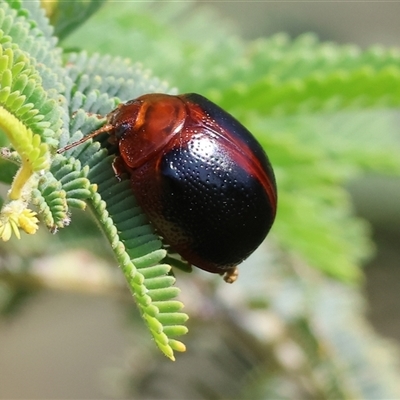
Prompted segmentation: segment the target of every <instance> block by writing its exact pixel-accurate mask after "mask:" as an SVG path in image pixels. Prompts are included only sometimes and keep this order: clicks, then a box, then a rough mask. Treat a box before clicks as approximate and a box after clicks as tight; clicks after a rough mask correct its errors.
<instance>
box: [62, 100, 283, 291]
mask: <svg viewBox="0 0 400 400" xmlns="http://www.w3.org/2000/svg"><path fill="white" fill-rule="evenodd" d="M102 132H108V133H109V134H110V135H111V138H110V140H111V141H113V142H116V143H117V144H118V148H119V154H118V156H117V158H116V160H115V162H114V169H115V171H116V173H117V174H118V175H119V174H121V173H122V172H127V173H128V174H129V176H130V180H131V185H132V189H133V193H134V195H135V197H136V199H137V201H138V203H139V205H140V206H141V208H142V209H143V210H144V212H145V213H146V214H147V216H148V218H149V220H150V222H151V223H152V224H153V225H154V227H155V228H156V230H157V232H158V233H159V234H160V235H161V236H162V237H163V238H164V241H165V242H166V243H167V244H169V245H170V246H171V248H172V249H173V250H174V251H176V252H177V253H178V254H180V255H181V256H182V257H183V258H184V259H186V260H187V261H188V262H189V263H191V264H193V265H195V266H197V267H199V268H201V269H203V270H206V271H209V272H213V273H218V274H224V275H225V276H224V279H225V280H226V281H227V282H229V283H232V282H234V281H235V280H236V278H237V268H236V266H237V265H238V264H239V263H241V262H242V261H243V260H244V259H246V258H247V257H248V256H249V255H250V254H251V253H252V252H253V251H254V250H255V249H256V248H257V247H258V246H259V245H260V243H261V242H262V241H263V240H264V238H265V237H266V235H267V234H268V232H269V230H270V228H271V226H272V224H273V222H274V219H275V214H276V205H277V189H276V183H275V177H274V173H273V170H272V167H271V164H270V162H269V160H268V158H267V156H266V154H265V152H264V150H263V149H262V147H261V146H260V144H259V143H258V142H257V141H256V139H255V138H254V137H253V136H252V134H251V133H250V132H249V131H248V130H247V129H246V128H245V127H244V126H243V125H242V124H240V123H239V122H238V121H237V120H236V119H235V118H233V117H232V116H231V115H230V114H228V113H227V112H226V111H224V110H223V109H222V108H220V107H219V106H217V105H216V104H214V103H212V102H211V101H209V100H207V99H206V98H205V97H203V96H200V95H198V94H194V93H191V94H182V95H178V96H171V95H166V94H159V93H153V94H146V95H143V96H141V97H138V98H137V99H134V100H131V101H129V102H127V103H125V104H121V105H119V106H118V108H117V109H115V110H114V111H112V112H111V113H110V114H109V115H108V123H107V124H106V125H104V126H103V127H102V128H100V129H99V130H97V131H96V132H93V133H92V134H91V135H89V136H87V137H85V138H84V139H83V140H86V139H88V138H89V137H93V136H95V135H97V134H99V133H102ZM83 140H82V141H83ZM82 141H80V142H78V143H81V142H82ZM78 143H75V144H73V145H76V144H78ZM73 145H71V146H68V147H67V148H70V147H72V146H73ZM65 149H66V148H64V149H62V150H61V151H63V150H65Z"/></svg>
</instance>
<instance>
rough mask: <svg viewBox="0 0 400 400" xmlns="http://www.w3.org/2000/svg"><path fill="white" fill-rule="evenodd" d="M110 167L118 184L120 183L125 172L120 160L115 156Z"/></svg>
mask: <svg viewBox="0 0 400 400" xmlns="http://www.w3.org/2000/svg"><path fill="white" fill-rule="evenodd" d="M111 166H112V169H113V171H114V174H115V177H116V178H117V179H118V182H121V180H122V175H123V174H124V173H126V172H127V171H126V168H125V165H124V163H123V160H122V158H121V157H120V156H116V157H115V158H114V160H113V162H112V164H111Z"/></svg>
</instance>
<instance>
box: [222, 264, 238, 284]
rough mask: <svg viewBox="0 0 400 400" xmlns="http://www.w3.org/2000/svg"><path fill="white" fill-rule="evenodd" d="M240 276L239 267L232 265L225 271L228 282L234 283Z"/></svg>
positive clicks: (225, 279)
mask: <svg viewBox="0 0 400 400" xmlns="http://www.w3.org/2000/svg"><path fill="white" fill-rule="evenodd" d="M238 277H239V269H238V267H232V268H229V269H228V270H227V271H226V272H225V273H224V281H225V282H226V283H233V282H235V281H236V280H237V278H238Z"/></svg>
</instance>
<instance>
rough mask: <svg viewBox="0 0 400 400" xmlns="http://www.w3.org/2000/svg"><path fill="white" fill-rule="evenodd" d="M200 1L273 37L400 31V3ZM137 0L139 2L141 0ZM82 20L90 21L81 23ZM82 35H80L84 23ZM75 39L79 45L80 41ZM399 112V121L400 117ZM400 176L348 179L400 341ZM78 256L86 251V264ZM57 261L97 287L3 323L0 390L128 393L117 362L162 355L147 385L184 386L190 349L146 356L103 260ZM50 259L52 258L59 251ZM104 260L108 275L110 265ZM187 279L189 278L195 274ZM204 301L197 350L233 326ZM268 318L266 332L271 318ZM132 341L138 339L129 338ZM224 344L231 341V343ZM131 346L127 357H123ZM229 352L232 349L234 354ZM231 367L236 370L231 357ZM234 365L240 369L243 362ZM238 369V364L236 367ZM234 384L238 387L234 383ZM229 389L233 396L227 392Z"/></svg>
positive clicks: (372, 35) (373, 35)
mask: <svg viewBox="0 0 400 400" xmlns="http://www.w3.org/2000/svg"><path fill="white" fill-rule="evenodd" d="M199 3H205V4H201V5H199V6H203V5H206V6H207V7H212V8H215V9H216V10H217V11H218V12H219V15H220V16H221V21H222V20H223V21H224V23H225V21H226V20H228V21H229V23H230V26H231V29H232V30H233V31H234V32H237V34H238V35H243V36H244V37H245V38H248V39H254V38H257V37H260V36H270V35H272V34H274V33H277V32H281V31H283V32H287V33H289V34H290V35H291V37H296V36H298V35H299V34H302V33H304V32H315V33H316V34H317V35H318V36H319V38H320V39H321V40H327V41H335V42H338V43H353V44H358V45H360V46H362V47H364V48H365V47H367V46H370V45H372V44H376V43H379V44H383V45H387V46H391V45H395V46H398V38H399V37H400V26H399V24H398V15H399V13H400V4H398V3H387V2H383V1H382V2H374V3H358V2H349V3H344V2H339V3H333V2H325V1H318V2H312V3H311V2H310V3H302V2H298V3H296V2H282V3H279V2H229V1H226V2H224V1H223V2H212V1H210V2H208V1H207V2H206V1H204V2H199ZM112 7H117V5H115V4H114V5H112ZM132 7H135V4H134V2H132ZM193 12H196V11H195V10H194V11H193ZM177 23H179V21H178V22H177ZM84 29H85V27H84V26H83V27H82V28H81V30H84ZM205 29H207V27H205ZM105 34H107V33H105ZM75 37H77V38H79V31H78V32H77V33H76V36H75ZM73 40H74V37H71V38H70V42H69V44H70V45H71V46H72V45H73ZM76 45H79V42H77V43H76ZM99 50H100V49H99ZM396 118H397V119H398V120H399V121H400V118H399V116H397V117H396ZM399 183H400V180H399V179H396V178H382V177H377V176H366V177H365V178H363V179H359V180H357V181H354V182H352V183H351V184H349V185H348V189H349V191H350V193H351V195H352V197H353V199H354V202H355V205H356V208H357V212H358V213H359V215H360V216H362V217H365V218H366V219H368V220H369V221H370V222H371V224H372V229H373V237H374V240H375V242H376V244H377V251H376V255H375V257H374V258H373V260H371V261H370V262H369V263H368V265H367V266H366V268H365V272H366V285H365V294H366V296H367V298H368V301H369V302H368V304H369V310H368V315H369V318H370V320H371V322H372V323H373V325H374V327H375V329H376V330H377V331H378V332H379V333H381V334H382V335H384V336H386V337H388V338H392V339H394V340H396V341H397V342H400V322H399V321H400V318H399V317H400V305H399V302H398V297H399V293H400V246H399V243H400V232H399V229H398V227H399V226H400V202H399V201H398V200H399V199H400V185H399ZM71 260H73V261H71ZM76 260H79V263H77V261H76ZM57 261H58V262H59V263H68V262H70V263H73V264H74V265H75V264H76V265H75V268H84V269H85V270H86V271H87V279H88V280H89V281H90V282H93V287H94V289H93V293H92V294H90V295H88V294H87V293H83V292H82V293H81V294H80V293H79V287H77V291H76V292H75V293H73V294H72V295H71V293H69V292H65V293H64V292H63V288H62V287H61V288H58V287H55V289H57V290H54V291H46V292H42V293H41V294H40V295H39V296H36V297H35V298H34V299H33V300H32V301H31V302H30V303H28V305H27V306H26V307H24V308H23V309H22V311H21V312H20V313H18V314H17V315H16V316H15V317H13V318H12V319H10V320H8V321H7V322H4V323H2V324H1V325H0V343H1V346H0V397H1V398H4V399H6V398H16V399H17V398H18V399H23V398H65V399H78V398H85V399H90V398H93V399H95V398H96V399H103V398H110V397H111V396H113V397H117V398H118V397H121V398H123V397H124V392H121V388H122V387H126V386H127V385H129V382H127V381H126V379H127V378H126V376H125V375H123V374H121V372H120V369H121V365H123V364H126V363H129V365H124V367H126V368H127V369H130V368H132V369H136V367H137V370H139V365H140V364H141V363H144V362H147V363H152V364H159V368H160V369H161V370H162V371H163V368H165V371H163V372H162V373H160V375H159V378H158V379H153V380H152V379H151V378H152V376H151V375H149V376H146V377H145V378H146V379H147V380H146V379H143V380H142V381H141V385H143V387H142V389H143V392H144V393H146V384H148V385H153V386H154V385H157V384H158V385H160V387H162V385H163V384H165V385H167V383H168V382H171V381H173V382H174V381H176V382H177V383H176V384H177V385H178V384H180V383H181V382H179V371H184V370H185V369H188V368H193V364H190V362H189V361H188V358H187V357H185V356H186V355H183V356H180V355H178V361H177V362H176V363H175V364H174V365H172V367H173V368H175V375H171V373H172V372H171V371H170V368H171V366H170V365H169V364H168V363H169V361H168V360H167V359H165V358H163V356H162V355H157V356H156V357H155V358H154V359H152V360H151V361H149V360H148V359H146V354H144V355H143V351H142V349H141V346H143V347H145V346H148V345H149V343H148V342H149V341H148V335H147V333H146V332H145V328H144V327H142V326H141V324H140V323H138V324H136V325H135V331H134V333H135V338H134V339H133V338H132V331H131V329H130V328H131V327H130V326H128V324H127V323H125V317H124V310H123V309H121V307H120V303H121V299H120V298H119V297H118V298H117V297H115V296H114V297H113V296H104V289H102V292H99V293H96V280H97V279H98V280H101V279H102V277H99V276H98V269H92V268H91V267H92V265H96V268H97V266H98V262H99V261H98V260H97V259H95V258H94V257H93V256H91V255H90V254H88V253H85V252H84V251H80V250H77V253H75V254H74V255H73V256H72V255H71V259H68V258H66V257H65V256H63V255H60V258H59V259H57ZM49 262H52V263H54V259H51V260H50V261H49ZM47 267H49V266H47ZM44 268H46V266H44ZM49 268H50V267H49ZM104 269H105V272H104V274H105V276H106V275H107V274H108V272H106V271H108V270H107V267H106V266H105V268H104ZM71 274H73V271H72V272H71ZM66 278H68V277H66ZM104 279H106V277H105V278H104ZM183 279H185V278H183ZM178 282H179V280H178ZM99 286H101V285H100V284H99ZM187 287H190V283H189V284H188V286H187ZM192 289H193V293H194V294H193V293H192V294H193V298H194V299H198V298H201V299H202V300H201V301H204V299H203V298H202V297H201V296H197V295H196V290H199V289H198V288H196V287H195V286H193V288H192ZM224 290H225V291H226V293H227V295H228V296H229V295H231V296H235V291H234V290H231V289H225V288H224ZM128 301H130V299H128ZM190 301H191V297H190V296H188V298H187V299H185V302H188V303H190ZM194 301H196V300H194ZM214 306H215V305H214ZM201 308H202V310H201V311H200V313H203V314H206V316H207V317H206V319H207V318H209V325H210V326H209V327H205V326H202V327H199V328H198V329H195V327H192V329H191V331H190V334H189V335H192V337H194V338H195V340H196V341H197V343H198V346H199V347H198V349H197V350H196V349H193V348H192V349H190V350H189V351H191V352H196V351H197V352H199V353H200V352H201V349H203V350H204V349H210V348H212V347H213V346H219V347H221V346H222V345H223V343H220V342H219V341H218V340H216V341H215V342H214V341H213V340H212V339H213V335H214V333H215V332H214V331H213V329H215V330H221V331H222V330H224V329H227V327H226V326H222V322H221V326H219V325H220V324H217V323H215V320H214V319H213V318H212V315H213V311H212V307H211V305H210V306H209V307H207V304H205V305H204V304H203V306H202V307H201ZM60 316H62V317H60ZM249 323H250V322H249ZM227 324H228V322H227ZM266 324H267V326H266V330H267V331H268V327H269V325H268V321H267V322H266ZM228 329H229V326H228ZM232 329H234V327H233V328H232ZM271 329H272V328H271ZM140 330H143V332H140ZM99 332H101V334H99ZM140 336H143V339H142V342H143V343H142V342H138V338H139V337H140ZM222 337H224V335H222ZM210 338H211V339H210ZM242 339H243V340H242V342H241V343H246V341H247V340H251V339H249V338H246V337H245V338H242ZM132 342H134V343H135V346H132ZM227 346H228V347H229V344H228V345H227ZM232 346H233V345H232ZM249 347H250V346H249ZM199 349H200V350H199ZM237 351H238V352H240V349H237ZM252 351H253V352H254V353H252V352H248V353H247V357H248V359H246V360H243V364H244V365H246V363H249V364H251V362H252V361H253V360H254V359H257V351H256V349H254V348H253V350H252ZM127 352H129V355H130V357H129V358H127V357H126V353H127ZM229 354H230V352H229V351H227V357H229ZM144 359H145V360H144ZM225 361H226V360H225ZM215 362H219V360H210V361H208V362H206V361H204V360H202V361H201V362H200V361H199V365H198V368H199V370H200V371H203V372H204V373H205V374H206V373H207V371H208V370H211V365H212V364H213V363H215ZM228 363H229V362H228ZM221 368H226V365H225V364H223V367H221ZM232 368H233V369H234V367H233V366H232ZM237 368H238V370H239V371H240V368H239V367H237ZM228 372H229V371H228ZM234 372H235V371H234V370H233V371H232V374H234ZM143 374H144V372H143ZM154 374H156V373H155V372H154ZM227 374H228V373H227ZM21 377H23V379H21ZM110 377H111V378H112V379H110ZM153 378H154V377H153ZM213 378H215V379H217V378H219V377H213V376H209V377H208V379H210V380H212V379H213ZM110 382H112V383H110ZM156 382H157V383H156ZM219 382H220V384H221V385H223V384H224V382H227V383H226V385H228V384H229V380H226V381H225V380H224V378H223V377H222V378H220V379H219ZM234 389H235V388H234V387H233V389H232V390H234ZM161 392H162V390H161V389H160V393H161ZM148 393H151V391H149V392H148ZM225 393H226V396H227V397H229V391H228V392H225ZM168 395H170V394H169V393H165V396H166V397H168ZM149 396H150V395H149ZM213 396H214V393H210V394H209V396H207V398H210V399H211V398H214V397H213ZM232 397H234V396H232ZM149 398H154V397H151V396H150V397H149ZM159 398H161V397H159ZM169 398H173V397H169ZM271 398H272V397H271Z"/></svg>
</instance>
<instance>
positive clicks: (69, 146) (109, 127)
mask: <svg viewBox="0 0 400 400" xmlns="http://www.w3.org/2000/svg"><path fill="white" fill-rule="evenodd" d="M112 129H113V125H111V124H105V125H103V126H102V127H101V128H99V129H96V130H95V131H94V132H92V133H91V134H89V135H87V136H84V137H83V138H82V139H80V140H77V141H76V142H73V143H70V144H67V145H66V146H64V147H61V149H58V150H57V154H61V153H64V152H65V151H67V150H69V149H72V148H73V147H75V146H78V145H80V144H82V143H84V142H86V141H87V140H89V139H91V138H93V137H95V136H97V135H100V134H101V133H104V132H110V131H111V130H112Z"/></svg>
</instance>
